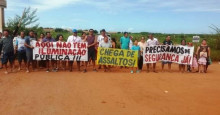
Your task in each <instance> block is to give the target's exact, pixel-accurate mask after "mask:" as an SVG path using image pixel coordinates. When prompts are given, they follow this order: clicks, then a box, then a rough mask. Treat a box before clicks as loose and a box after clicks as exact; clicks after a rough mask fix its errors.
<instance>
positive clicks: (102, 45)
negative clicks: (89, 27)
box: [99, 36, 112, 72]
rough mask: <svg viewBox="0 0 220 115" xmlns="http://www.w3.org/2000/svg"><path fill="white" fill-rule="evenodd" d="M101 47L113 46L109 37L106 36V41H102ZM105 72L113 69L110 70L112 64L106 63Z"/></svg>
mask: <svg viewBox="0 0 220 115" xmlns="http://www.w3.org/2000/svg"><path fill="white" fill-rule="evenodd" d="M99 47H102V48H111V47H112V44H111V43H110V42H109V41H108V37H107V36H106V37H105V38H104V41H101V43H99ZM104 69H105V70H104V72H107V70H108V71H111V70H110V66H108V67H107V65H104Z"/></svg>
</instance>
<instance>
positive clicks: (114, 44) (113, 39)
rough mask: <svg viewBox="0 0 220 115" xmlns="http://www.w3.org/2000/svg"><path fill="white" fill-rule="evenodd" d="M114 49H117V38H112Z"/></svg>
mask: <svg viewBox="0 0 220 115" xmlns="http://www.w3.org/2000/svg"><path fill="white" fill-rule="evenodd" d="M111 42H112V48H116V40H115V38H112V41H111Z"/></svg>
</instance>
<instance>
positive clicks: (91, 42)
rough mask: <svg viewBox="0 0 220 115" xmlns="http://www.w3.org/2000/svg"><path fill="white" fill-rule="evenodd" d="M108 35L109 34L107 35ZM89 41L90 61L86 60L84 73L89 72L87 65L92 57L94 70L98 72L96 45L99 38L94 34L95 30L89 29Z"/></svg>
mask: <svg viewBox="0 0 220 115" xmlns="http://www.w3.org/2000/svg"><path fill="white" fill-rule="evenodd" d="M105 37H107V36H105ZM86 39H87V42H88V61H87V62H86V65H85V68H84V71H83V72H84V73H85V72H87V66H88V62H89V60H90V59H91V60H92V64H93V71H94V72H97V70H96V68H95V59H96V51H95V46H96V44H97V38H96V37H95V35H94V30H93V29H90V30H89V35H88V36H87V38H86Z"/></svg>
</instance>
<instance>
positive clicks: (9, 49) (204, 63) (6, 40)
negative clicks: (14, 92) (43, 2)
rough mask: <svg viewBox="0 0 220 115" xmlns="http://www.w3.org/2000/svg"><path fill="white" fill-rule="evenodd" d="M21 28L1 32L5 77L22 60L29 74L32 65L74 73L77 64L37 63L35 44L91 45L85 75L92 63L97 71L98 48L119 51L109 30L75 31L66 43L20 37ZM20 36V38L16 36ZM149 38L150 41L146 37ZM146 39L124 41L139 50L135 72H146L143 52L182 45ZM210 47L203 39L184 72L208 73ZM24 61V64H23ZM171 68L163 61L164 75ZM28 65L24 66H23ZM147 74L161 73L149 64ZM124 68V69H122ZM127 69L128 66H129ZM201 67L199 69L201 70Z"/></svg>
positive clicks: (33, 36)
mask: <svg viewBox="0 0 220 115" xmlns="http://www.w3.org/2000/svg"><path fill="white" fill-rule="evenodd" d="M18 29H19V27H17V28H16V29H15V31H14V32H13V33H12V34H10V32H9V30H7V29H5V30H4V31H3V33H0V58H1V65H0V68H1V69H2V68H4V69H5V74H8V73H9V72H13V71H14V70H15V60H16V59H17V61H18V68H17V70H18V71H20V70H22V69H24V68H25V70H26V72H27V73H29V72H30V66H32V71H37V70H38V69H41V68H45V70H46V72H57V71H59V70H67V64H68V70H69V71H70V72H71V71H73V63H74V61H63V60H62V61H57V60H40V61H36V60H33V49H34V47H33V46H32V41H38V42H71V43H75V42H87V43H88V61H85V62H83V61H76V65H77V70H78V71H81V67H82V66H84V67H83V72H84V73H86V72H87V67H88V65H89V64H90V65H91V64H92V71H94V72H97V69H96V65H95V61H96V56H97V48H98V47H103V48H116V46H117V43H116V38H111V37H110V36H108V35H107V33H106V31H105V29H102V30H101V31H100V35H98V36H96V35H95V34H94V30H93V29H90V30H89V33H88V35H87V33H85V32H82V34H81V35H79V34H78V31H77V30H76V29H73V30H72V35H70V36H69V37H68V38H67V41H64V37H63V35H61V34H58V35H57V36H56V38H53V37H52V35H51V33H50V32H46V33H45V34H44V33H41V34H40V36H39V38H38V37H37V34H36V33H35V32H34V31H32V30H31V31H29V33H28V35H27V36H25V32H23V31H21V32H20V33H19V34H18V35H17V32H18ZM16 35H17V36H16ZM146 37H147V38H146ZM146 37H145V36H142V37H141V39H140V41H138V40H137V39H133V37H132V36H129V33H128V32H124V35H123V36H122V37H121V38H120V48H121V49H126V50H135V51H138V67H137V68H130V69H131V71H130V72H131V73H134V70H135V72H136V73H139V72H141V71H142V69H143V51H144V48H145V47H146V46H154V45H178V44H174V43H173V42H172V40H171V36H170V35H168V36H167V37H166V38H165V40H164V41H163V42H162V43H159V41H158V39H157V38H155V37H154V36H153V34H149V35H148V36H146ZM133 41H134V42H133ZM179 45H181V46H189V47H192V46H193V44H192V43H190V42H187V41H186V40H185V39H183V40H182V41H181V43H180V44H179ZM210 52H211V50H210V47H209V46H208V45H207V42H206V40H205V39H203V40H202V43H201V45H200V46H199V47H198V48H197V50H196V52H195V53H194V54H193V61H192V65H184V64H179V71H180V72H186V71H187V72H199V73H202V72H204V73H206V72H207V68H208V65H210ZM8 62H9V64H10V70H9V69H8V66H7V63H8ZM22 62H23V64H22ZM166 64H167V65H168V71H169V72H171V65H172V62H170V61H162V63H161V67H162V72H164V67H165V65H166ZM22 65H24V66H22ZM146 66H147V72H150V67H151V66H152V71H153V72H155V73H157V70H156V63H152V64H146ZM101 67H102V66H101V65H99V66H98V69H101ZM112 67H113V66H105V65H104V66H103V68H104V72H107V71H110V68H112ZM121 68H123V67H121ZM125 68H127V67H125ZM197 68H198V69H197Z"/></svg>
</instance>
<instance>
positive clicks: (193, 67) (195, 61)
mask: <svg viewBox="0 0 220 115" xmlns="http://www.w3.org/2000/svg"><path fill="white" fill-rule="evenodd" d="M196 57H197V55H196V54H195V53H194V54H193V60H192V66H191V67H192V71H193V72H194V69H195V68H198V62H197V58H196Z"/></svg>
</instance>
